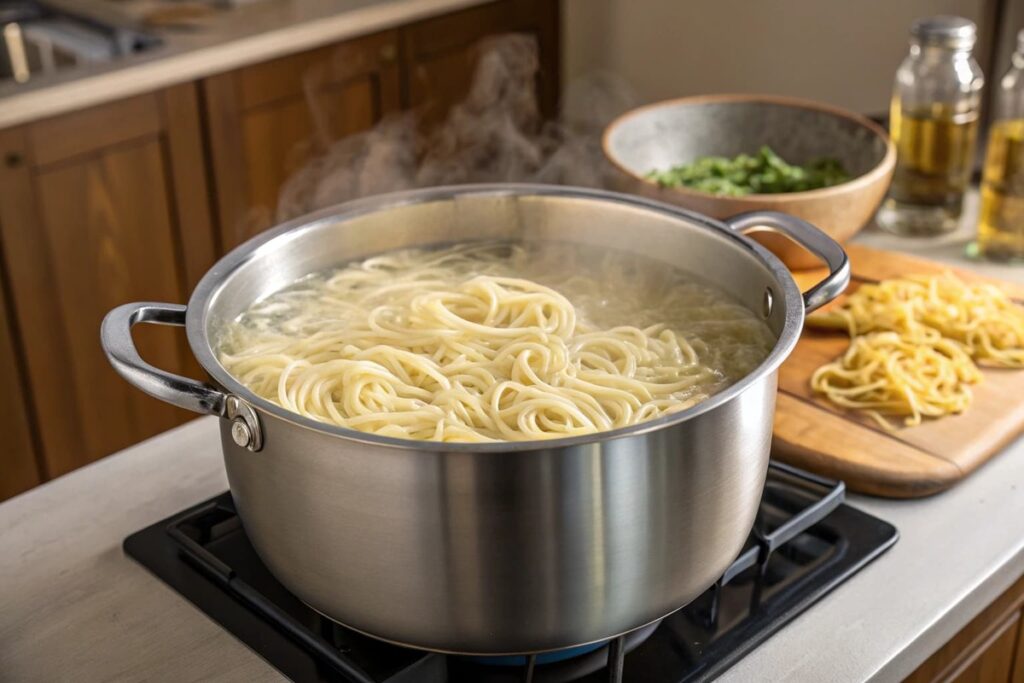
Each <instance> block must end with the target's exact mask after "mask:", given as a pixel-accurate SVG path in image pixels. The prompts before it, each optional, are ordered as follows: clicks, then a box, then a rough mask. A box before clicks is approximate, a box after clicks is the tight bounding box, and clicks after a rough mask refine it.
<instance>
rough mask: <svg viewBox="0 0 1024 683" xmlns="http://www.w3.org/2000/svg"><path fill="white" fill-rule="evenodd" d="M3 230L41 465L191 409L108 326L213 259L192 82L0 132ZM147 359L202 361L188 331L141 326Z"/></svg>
mask: <svg viewBox="0 0 1024 683" xmlns="http://www.w3.org/2000/svg"><path fill="white" fill-rule="evenodd" d="M0 158H3V159H5V160H6V163H5V164H4V166H3V168H0V238H2V245H3V261H4V263H3V266H4V272H5V273H6V274H7V276H8V280H9V284H10V290H11V291H10V294H11V299H12V311H11V312H10V314H11V317H12V319H13V320H14V321H15V326H16V328H17V330H18V333H19V336H20V346H21V348H22V349H23V351H24V359H25V375H26V377H27V379H28V384H29V392H28V398H29V406H28V408H29V412H31V413H32V414H33V415H34V417H35V421H36V422H35V427H36V429H37V431H38V434H39V444H40V447H41V451H42V452H41V456H42V461H43V464H44V469H45V471H44V473H43V474H44V475H45V476H47V477H53V476H57V475H59V474H62V473H64V472H67V471H69V470H71V469H74V468H76V467H79V466H81V465H84V464H85V463H87V462H90V461H92V460H95V459H96V458H99V457H102V456H104V455H107V454H109V453H112V452H114V451H116V450H119V449H121V448H124V447H125V446H128V445H130V444H132V443H135V442H137V441H139V440H141V439H144V438H146V437H149V436H152V435H154V434H156V433H158V432H161V431H164V430H166V429H168V428H169V427H172V426H174V425H176V424H178V423H179V422H181V421H182V420H184V419H186V418H187V417H189V415H188V414H187V413H184V412H183V411H179V410H177V409H175V408H172V407H170V406H168V405H167V404H164V403H161V402H160V401H155V400H153V399H152V398H149V397H148V396H145V395H144V394H142V393H141V392H139V391H137V390H135V389H134V388H132V387H131V386H129V385H128V384H127V383H126V382H125V381H124V380H122V379H121V378H120V377H118V376H117V375H116V374H115V373H114V371H113V370H112V369H111V367H110V365H109V363H108V362H107V360H106V358H105V357H104V355H103V352H102V349H101V347H100V343H99V326H100V321H101V320H102V319H103V316H104V315H105V314H106V313H107V311H109V310H110V309H111V308H113V307H115V306H117V305H118V304H121V303H125V302H127V301H135V300H146V299H149V300H155V301H174V302H181V301H185V300H186V299H187V296H188V293H189V292H190V291H191V289H192V287H193V285H194V284H195V283H196V282H197V281H198V278H199V277H200V276H201V275H202V273H204V272H205V271H206V270H207V269H208V268H209V267H210V265H212V263H213V258H214V243H213V233H212V229H211V224H210V218H209V209H208V198H207V187H206V182H205V175H204V172H203V162H202V159H203V154H202V146H201V132H200V127H199V112H198V106H197V98H196V89H195V86H194V85H192V84H186V85H181V86H176V87H173V88H170V89H168V90H166V91H163V92H160V93H156V94H146V95H141V96H138V97H133V98H131V99H128V100H123V101H120V102H115V103H113V104H109V105H104V106H100V107H95V108H92V109H88V110H85V111H81V112H76V113H73V114H69V115H65V116H60V117H56V118H52V119H47V120H44V121H39V122H37V123H32V124H30V125H26V126H23V127H19V128H14V129H9V130H4V131H0ZM136 340H137V343H138V346H139V348H140V350H141V352H142V355H143V356H144V357H145V358H147V359H148V360H150V361H151V362H153V363H154V364H156V365H158V366H160V367H164V368H167V369H169V370H171V371H173V372H180V373H186V374H194V373H197V372H198V369H197V367H196V365H195V363H194V361H192V360H191V354H190V353H189V352H188V350H187V346H186V343H185V338H184V334H182V333H181V331H180V330H173V329H170V328H163V329H153V328H148V329H140V330H139V331H138V333H137V335H136Z"/></svg>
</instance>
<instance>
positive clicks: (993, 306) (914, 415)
mask: <svg viewBox="0 0 1024 683" xmlns="http://www.w3.org/2000/svg"><path fill="white" fill-rule="evenodd" d="M807 323H808V325H810V326H813V327H821V328H831V329H841V330H844V331H845V332H847V333H849V335H850V337H851V342H850V347H849V348H848V349H847V351H846V353H845V354H844V355H843V356H841V357H840V358H838V359H837V360H835V361H833V362H831V363H828V364H826V365H823V366H822V367H820V368H818V370H817V371H816V372H815V373H814V375H813V376H812V377H811V388H812V389H813V390H814V391H816V392H818V393H820V394H823V395H824V396H825V397H826V398H828V399H829V400H830V401H831V402H832V403H835V404H836V405H839V406H842V407H845V408H853V409H859V410H863V411H866V413H867V414H868V415H869V416H870V417H871V418H872V419H874V420H875V421H877V422H878V423H879V424H881V425H882V426H883V427H886V428H890V429H891V428H892V424H891V423H890V422H889V421H888V420H887V419H886V418H885V417H884V416H886V415H889V416H904V417H905V419H904V424H905V425H907V426H915V425H918V424H921V421H922V418H923V417H942V416H944V415H950V414H953V413H959V412H962V411H963V410H965V409H966V408H967V407H968V405H970V402H971V398H972V394H971V390H970V388H969V387H968V386H967V385H969V384H973V383H976V382H979V381H981V372H980V371H979V370H978V367H977V365H975V362H977V363H981V364H984V365H990V366H995V367H1004V368H1021V367H1024V309H1022V308H1021V307H1020V306H1017V305H1016V304H1015V303H1014V302H1013V301H1012V300H1011V299H1010V298H1009V297H1008V296H1007V295H1006V293H1005V292H1003V291H1002V290H1001V289H999V288H998V287H996V286H994V285H991V284H983V283H967V282H964V281H963V280H961V279H960V278H958V277H957V276H956V275H954V274H953V273H949V272H946V273H943V274H941V275H909V276H907V277H905V278H898V279H892V280H883V281H881V282H878V283H875V284H865V285H862V286H861V287H860V288H859V289H857V291H856V292H854V293H853V294H851V295H850V296H848V297H846V300H845V301H844V302H843V304H842V305H841V306H837V307H834V308H833V309H832V310H829V311H823V312H819V313H814V314H812V315H810V316H809V317H808V319H807Z"/></svg>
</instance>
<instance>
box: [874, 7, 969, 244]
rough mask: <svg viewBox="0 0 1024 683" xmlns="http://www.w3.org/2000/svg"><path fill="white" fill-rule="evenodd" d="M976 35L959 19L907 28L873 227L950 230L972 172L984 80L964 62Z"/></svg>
mask: <svg viewBox="0 0 1024 683" xmlns="http://www.w3.org/2000/svg"><path fill="white" fill-rule="evenodd" d="M976 35H977V30H976V28H975V26H974V23H973V22H971V21H968V20H967V19H962V18H960V17H945V16H939V17H929V18H927V19H919V20H918V21H915V22H914V24H913V26H911V29H910V54H909V55H907V58H906V59H905V60H903V63H902V64H901V65H900V68H899V70H898V71H897V72H896V83H895V86H894V88H893V96H892V104H891V106H890V112H889V134H890V136H891V137H892V141H893V144H895V145H896V170H895V172H894V174H893V179H892V185H891V186H890V188H889V194H888V196H887V197H886V199H885V201H884V202H883V203H882V208H881V209H880V210H879V213H878V218H877V220H878V224H879V225H880V226H881V227H882V228H884V229H886V230H888V231H890V232H894V233H897V234H901V235H938V234H942V233H944V232H949V231H951V230H954V229H956V227H957V224H958V223H959V219H960V213H961V211H962V208H963V198H964V192H965V191H966V190H967V185H968V183H969V182H970V179H971V170H972V169H973V167H974V151H975V141H976V139H977V135H978V114H979V111H980V108H981V89H982V86H983V85H984V77H983V76H982V73H981V67H979V66H978V63H977V62H976V61H974V58H973V57H972V56H971V48H973V47H974V42H975V39H976Z"/></svg>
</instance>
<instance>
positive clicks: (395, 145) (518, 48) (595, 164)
mask: <svg viewBox="0 0 1024 683" xmlns="http://www.w3.org/2000/svg"><path fill="white" fill-rule="evenodd" d="M479 49H480V57H479V60H478V64H477V69H476V73H475V74H474V77H473V83H472V86H471V87H470V90H469V94H468V95H467V96H466V99H465V100H463V101H462V102H460V103H459V104H457V105H455V106H454V107H452V109H451V111H450V112H449V114H448V117H447V119H445V120H444V121H443V122H442V123H441V124H439V125H438V126H437V127H435V128H434V129H433V130H432V131H431V132H429V133H423V132H421V129H420V126H419V125H418V121H417V118H416V114H415V112H412V113H406V114H403V115H400V116H393V117H389V118H386V119H385V120H383V121H381V123H379V124H378V125H377V126H376V127H374V128H372V129H371V130H369V131H366V132H364V133H359V134H357V135H352V136H349V137H346V138H343V139H341V140H339V141H337V142H335V143H333V144H332V145H330V146H329V147H328V148H327V150H326V151H325V152H324V153H323V154H321V155H320V156H317V157H315V158H313V159H312V160H311V161H310V162H308V163H307V164H306V166H305V167H304V168H302V169H300V170H299V171H298V172H297V173H296V174H295V175H293V176H292V177H291V178H290V179H289V180H288V181H287V182H286V183H285V185H284V187H282V189H281V195H280V200H279V202H278V216H277V217H278V219H279V220H286V219H289V218H293V217H295V216H299V215H302V214H305V213H308V212H310V211H313V210H316V209H319V208H323V207H325V206H330V205H332V204H337V203H339V202H343V201H346V200H348V199H354V198H356V197H362V196H366V195H371V194H379V193H382V192H391V191H395V190H404V189H410V188H414V187H426V186H431V185H446V184H456V183H475V182H541V183H557V184H567V185H583V186H590V187H599V186H602V185H604V184H606V181H607V179H608V178H607V174H608V173H609V169H608V167H607V165H606V162H605V160H604V158H603V155H602V153H601V132H602V130H603V129H604V126H605V125H606V124H607V123H608V122H609V121H610V120H611V119H612V118H614V117H615V116H617V115H618V114H620V113H622V112H624V111H626V110H627V109H629V108H630V107H631V106H633V104H634V102H635V98H634V97H633V96H632V94H631V93H630V92H629V90H628V88H626V87H625V86H624V85H623V84H622V83H620V82H619V81H617V80H616V79H614V78H612V77H610V76H607V75H595V76H591V77H588V78H584V79H580V80H578V81H576V82H574V83H572V84H570V86H569V87H568V88H567V89H566V91H565V93H564V101H563V102H562V106H561V111H560V115H559V117H558V120H556V121H544V120H543V118H542V116H541V114H540V109H539V107H538V105H537V97H536V77H537V71H538V67H539V61H538V58H537V44H536V41H535V40H534V39H533V38H532V37H531V36H526V35H521V34H508V35H503V36H498V37H495V38H491V39H488V40H486V41H483V42H482V43H481V44H480V46H479Z"/></svg>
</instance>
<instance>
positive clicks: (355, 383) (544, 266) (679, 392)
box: [219, 244, 775, 442]
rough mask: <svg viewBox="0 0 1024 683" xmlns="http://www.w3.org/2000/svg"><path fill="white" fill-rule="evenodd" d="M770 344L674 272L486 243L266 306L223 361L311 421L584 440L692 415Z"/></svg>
mask: <svg viewBox="0 0 1024 683" xmlns="http://www.w3.org/2000/svg"><path fill="white" fill-rule="evenodd" d="M669 271H671V272H669ZM588 273H592V274H593V277H592V276H591V275H588ZM516 275H525V276H524V277H517V276H516ZM544 279H547V280H548V282H547V283H546V284H545V283H542V282H540V280H544ZM627 321H628V322H632V323H633V324H624V323H626V322H627ZM774 342H775V338H774V335H773V334H772V333H771V331H770V330H769V329H768V328H767V326H766V325H765V324H764V323H763V322H762V321H761V320H759V319H757V318H756V317H755V316H754V315H753V314H752V313H751V312H750V311H748V310H747V309H746V308H744V307H742V306H740V305H738V304H736V303H734V302H732V301H730V300H729V299H728V298H727V297H725V295H724V294H722V293H720V292H717V291H714V290H713V288H710V287H707V286H704V285H700V284H697V283H694V282H692V281H688V280H685V279H682V278H680V277H679V273H678V271H676V270H675V269H670V268H668V267H667V266H664V265H663V264H661V265H659V264H656V263H654V262H652V261H647V262H644V263H639V262H636V261H630V260H629V259H626V258H625V257H624V256H615V255H614V254H613V253H612V252H602V254H601V255H600V257H597V256H594V255H593V254H591V255H587V256H585V257H584V256H582V255H581V254H580V253H579V252H578V251H576V250H575V248H574V249H569V248H568V247H565V248H563V249H561V250H560V249H557V248H554V247H550V246H549V247H545V248H544V249H543V250H538V249H529V248H526V247H523V246H509V245H494V244H491V245H475V246H458V247H453V248H449V249H443V250H440V251H427V250H406V251H402V252H395V253H393V254H388V255H385V256H381V257H376V258H371V259H368V260H366V261H363V262H361V263H356V264H351V265H349V266H346V267H343V268H341V269H338V270H336V271H333V272H331V273H326V274H316V275H314V276H312V277H310V278H307V279H305V280H303V281H300V282H299V283H296V285H294V286H293V287H290V288H287V289H285V290H282V291H280V292H277V293H275V294H272V295H271V296H269V297H267V298H266V299H264V300H263V301H260V302H257V303H256V304H254V305H253V306H252V307H251V308H250V309H249V310H248V311H247V312H246V313H244V314H243V315H242V316H241V317H240V318H239V319H238V320H236V321H235V322H233V323H232V324H231V325H229V326H228V329H227V331H226V332H225V334H224V336H223V339H222V342H221V344H220V354H219V355H220V360H221V363H222V364H223V365H224V367H225V368H226V369H227V370H228V371H229V372H230V373H232V374H233V375H234V376H235V377H236V378H237V379H238V380H239V381H240V382H242V384H244V385H245V386H247V387H248V388H249V389H251V390H252V391H253V392H255V393H256V394H258V395H260V396H262V397H264V398H267V399H269V400H271V401H274V402H276V403H278V404H279V405H281V406H282V407H284V408H287V409H288V410H291V411H294V412H296V413H298V414H300V415H304V416H306V417H310V418H313V419H316V420H319V421H322V422H326V423H331V424H335V425H339V426H343V427H348V428H351V429H356V430H360V431H366V432H373V433H376V434H381V435H385V436H394V437H400V438H408V439H420V440H437V441H471V442H477V441H501V440H504V441H517V440H531V439H547V438H555V437H563V436H575V435H580V434H589V433H594V432H599V431H605V430H611V429H616V428H619V427H624V426H628V425H633V424H637V423H639V422H643V421H645V420H650V419H654V418H656V417H659V416H662V415H666V414H668V413H671V412H674V411H679V410H683V409H685V408H687V407H689V406H692V405H694V404H696V403H698V402H699V401H702V400H704V399H706V398H707V397H708V396H710V395H712V394H713V393H715V392H716V391H719V390H721V389H722V388H723V387H725V386H728V385H729V384H731V383H732V382H733V381H735V380H736V379H737V378H738V377H741V376H743V375H745V374H746V373H748V372H749V371H750V370H752V369H753V368H754V367H756V366H757V365H758V364H759V363H760V362H761V361H762V360H764V358H765V357H766V356H767V355H768V353H769V351H770V350H771V348H772V346H773V345H774Z"/></svg>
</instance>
